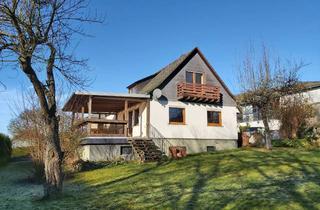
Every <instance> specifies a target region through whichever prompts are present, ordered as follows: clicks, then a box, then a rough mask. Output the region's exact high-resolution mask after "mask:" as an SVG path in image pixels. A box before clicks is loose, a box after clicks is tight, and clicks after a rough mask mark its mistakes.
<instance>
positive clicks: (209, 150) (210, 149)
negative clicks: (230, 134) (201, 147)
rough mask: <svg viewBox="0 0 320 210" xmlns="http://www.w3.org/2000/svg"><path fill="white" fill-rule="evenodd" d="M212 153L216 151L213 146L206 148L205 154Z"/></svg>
mask: <svg viewBox="0 0 320 210" xmlns="http://www.w3.org/2000/svg"><path fill="white" fill-rule="evenodd" d="M214 151H216V147H215V146H207V152H214Z"/></svg>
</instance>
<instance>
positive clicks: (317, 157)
mask: <svg viewBox="0 0 320 210" xmlns="http://www.w3.org/2000/svg"><path fill="white" fill-rule="evenodd" d="M30 167H31V165H30V163H29V162H24V161H21V162H12V163H10V164H8V165H7V166H5V167H4V168H2V169H0V200H1V201H2V202H0V209H2V208H7V209H31V208H33V209H37V208H39V209H40V208H41V209H112V208H113V209H143V208H149V209H248V208H250V209H320V202H319V200H320V173H319V172H320V150H313V151H306V150H296V149H284V148H277V149H274V150H273V151H272V152H268V151H265V150H261V149H248V150H242V149H238V150H231V151H223V152H215V153H206V154H200V155H192V156H188V157H187V158H185V159H182V160H176V161H168V162H164V163H161V164H156V163H147V164H140V165H139V164H135V163H130V164H124V165H117V166H112V167H106V168H102V169H96V170H93V171H89V172H81V173H77V174H75V176H74V177H73V178H72V179H69V180H67V181H66V182H65V188H64V194H63V196H62V197H61V198H58V199H55V200H39V198H40V197H41V195H42V188H41V186H40V185H35V184H30V183H27V182H24V181H23V179H25V178H26V177H27V176H28V173H29V170H30Z"/></svg>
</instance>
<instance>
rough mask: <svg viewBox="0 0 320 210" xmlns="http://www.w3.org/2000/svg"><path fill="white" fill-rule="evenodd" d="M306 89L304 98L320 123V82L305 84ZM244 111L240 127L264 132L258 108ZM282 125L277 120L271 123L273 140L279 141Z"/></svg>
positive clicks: (244, 108) (247, 106)
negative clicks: (311, 106)
mask: <svg viewBox="0 0 320 210" xmlns="http://www.w3.org/2000/svg"><path fill="white" fill-rule="evenodd" d="M302 84H303V86H304V89H303V90H302V95H301V96H302V97H303V98H305V99H307V100H308V101H309V102H310V104H312V105H313V107H314V109H315V114H316V116H315V119H314V120H315V121H316V122H319V123H320V81H319V82H303V83H302ZM241 109H242V111H241V113H239V114H238V126H239V127H240V126H242V127H249V128H250V129H251V130H253V131H254V130H263V129H264V125H263V122H262V119H261V115H260V112H259V110H258V108H256V107H254V106H252V105H246V106H242V107H241ZM280 126H281V123H280V122H279V120H277V119H272V120H270V121H269V127H270V130H271V132H272V138H273V139H279V138H280V134H279V130H280Z"/></svg>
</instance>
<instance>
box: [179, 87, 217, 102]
mask: <svg viewBox="0 0 320 210" xmlns="http://www.w3.org/2000/svg"><path fill="white" fill-rule="evenodd" d="M177 97H178V100H181V101H190V102H205V103H218V102H220V87H219V86H211V85H203V84H195V83H185V82H181V83H179V84H178V85H177Z"/></svg>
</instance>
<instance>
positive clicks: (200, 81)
mask: <svg viewBox="0 0 320 210" xmlns="http://www.w3.org/2000/svg"><path fill="white" fill-rule="evenodd" d="M63 110H64V111H69V112H72V113H73V116H74V119H75V120H74V122H75V123H74V125H75V126H76V127H77V128H79V129H82V130H84V131H86V132H87V137H85V138H84V139H83V140H82V146H83V159H86V160H93V161H99V160H110V159H117V158H125V159H135V158H137V157H138V158H139V159H141V160H153V159H156V158H158V157H159V156H161V155H168V156H170V151H171V149H172V148H175V147H179V148H183V149H184V150H186V153H187V154H191V153H199V152H206V151H212V150H223V149H232V148H236V147H237V138H238V136H237V112H238V110H237V107H236V102H235V99H234V96H233V95H232V93H231V92H230V90H229V89H228V87H227V86H226V85H225V83H224V82H223V81H222V80H221V78H220V77H219V76H218V74H217V73H216V71H215V70H214V69H213V67H212V66H211V65H210V64H209V62H208V61H207V60H206V58H205V57H204V55H203V54H202V53H201V51H200V50H199V49H198V48H195V49H193V50H192V51H191V52H188V53H187V54H184V55H182V56H181V57H179V58H178V59H177V60H175V61H174V62H172V63H170V64H169V65H167V66H166V67H164V68H163V69H161V70H160V71H158V72H156V73H154V74H152V75H150V76H148V77H145V78H143V79H141V80H138V81H136V82H134V83H132V84H131V85H129V86H128V93H127V94H111V93H83V92H76V93H74V94H73V95H72V96H71V98H70V99H69V100H68V101H67V103H66V104H65V106H64V108H63Z"/></svg>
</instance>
